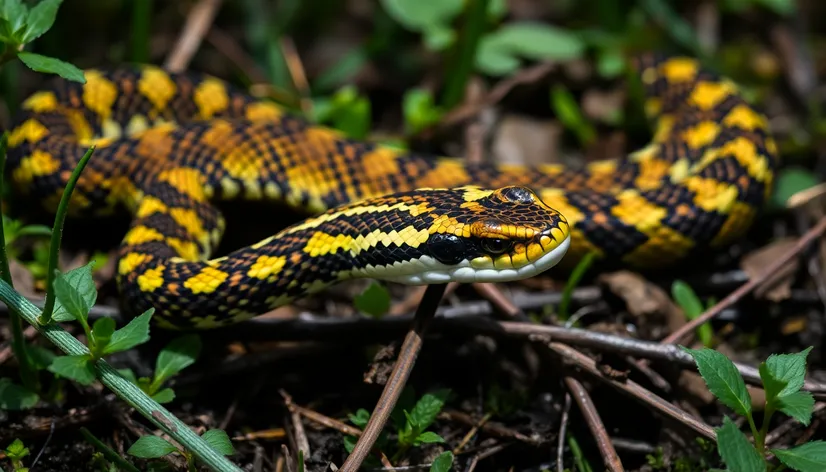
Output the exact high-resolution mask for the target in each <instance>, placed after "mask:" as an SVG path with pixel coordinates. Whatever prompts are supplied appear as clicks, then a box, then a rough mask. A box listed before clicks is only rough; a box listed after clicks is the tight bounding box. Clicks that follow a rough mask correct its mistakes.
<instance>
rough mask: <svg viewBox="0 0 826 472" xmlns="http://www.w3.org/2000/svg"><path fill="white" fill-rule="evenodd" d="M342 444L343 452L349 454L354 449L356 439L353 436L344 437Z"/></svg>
mask: <svg viewBox="0 0 826 472" xmlns="http://www.w3.org/2000/svg"><path fill="white" fill-rule="evenodd" d="M342 442H344V450H345V451H347V454H350V453H351V452H353V449H355V448H356V438H354V437H353V436H344V437H343V438H342Z"/></svg>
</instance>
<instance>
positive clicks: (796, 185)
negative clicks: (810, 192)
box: [771, 166, 820, 208]
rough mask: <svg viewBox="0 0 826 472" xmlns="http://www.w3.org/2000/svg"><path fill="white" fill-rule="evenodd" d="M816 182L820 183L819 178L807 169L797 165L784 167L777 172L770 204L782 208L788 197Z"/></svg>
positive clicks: (816, 183)
mask: <svg viewBox="0 0 826 472" xmlns="http://www.w3.org/2000/svg"><path fill="white" fill-rule="evenodd" d="M818 184H820V179H818V178H817V175H815V174H814V173H813V172H812V171H810V170H809V169H806V168H805V167H798V166H789V167H784V168H783V169H781V170H779V171H778V173H777V178H776V183H775V185H774V192H773V193H772V198H771V200H772V204H773V205H774V206H776V207H778V208H784V207H785V206H786V203H787V202H788V200H789V197H791V196H792V195H794V194H796V193H797V192H802V191H803V190H806V189H808V188H811V187H814V186H815V185H818Z"/></svg>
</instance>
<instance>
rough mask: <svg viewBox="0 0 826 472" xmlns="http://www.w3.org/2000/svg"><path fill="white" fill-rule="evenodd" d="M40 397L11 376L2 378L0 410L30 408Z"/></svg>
mask: <svg viewBox="0 0 826 472" xmlns="http://www.w3.org/2000/svg"><path fill="white" fill-rule="evenodd" d="M39 399H40V398H39V397H38V395H37V392H32V391H31V390H29V389H27V388H26V387H24V386H22V385H18V384H16V383H14V382H12V380H11V379H9V378H2V379H0V410H28V409H29V408H33V407H34V406H35V405H37V402H38V400H39Z"/></svg>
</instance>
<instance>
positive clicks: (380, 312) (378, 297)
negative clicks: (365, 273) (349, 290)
mask: <svg viewBox="0 0 826 472" xmlns="http://www.w3.org/2000/svg"><path fill="white" fill-rule="evenodd" d="M390 301H391V300H390V292H388V291H387V288H385V287H384V286H383V285H381V284H379V283H378V282H376V281H373V282H372V283H371V284H370V285H368V286H367V288H366V289H364V291H363V292H361V293H360V294H358V295H356V296H355V297H354V298H353V305H355V307H356V309H358V310H359V311H361V312H363V313H365V314H368V315H370V316H372V317H373V318H381V317H382V316H384V315H386V314H387V312H388V311H390Z"/></svg>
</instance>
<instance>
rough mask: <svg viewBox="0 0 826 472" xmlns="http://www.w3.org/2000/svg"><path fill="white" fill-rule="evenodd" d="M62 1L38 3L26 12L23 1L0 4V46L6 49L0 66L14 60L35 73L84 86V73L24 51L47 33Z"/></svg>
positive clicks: (75, 68) (6, 1)
mask: <svg viewBox="0 0 826 472" xmlns="http://www.w3.org/2000/svg"><path fill="white" fill-rule="evenodd" d="M61 3H63V0H41V1H40V2H39V3H37V4H36V5H34V6H33V7H31V8H29V7H28V6H27V5H26V4H25V3H24V2H23V1H22V0H3V1H2V2H0V42H3V43H4V44H5V46H6V48H5V51H4V52H3V54H2V56H0V64H2V63H6V62H8V61H10V60H12V59H14V58H15V57H17V58H18V59H20V60H21V61H22V62H23V64H26V66H28V67H29V68H30V69H32V70H34V71H36V72H43V73H48V74H57V75H59V76H61V77H63V78H65V79H68V80H73V81H75V82H80V83H86V79H85V78H84V76H83V71H82V70H80V69H78V68H77V67H75V66H74V65H72V64H69V63H68V62H64V61H61V60H60V59H56V58H54V57H49V56H44V55H41V54H35V53H32V52H27V51H24V50H23V48H24V47H25V45H26V44H28V43H30V42H32V41H34V40H35V39H37V38H39V37H40V36H42V35H43V34H44V33H46V32H47V31H49V30H50V29H51V27H52V25H53V24H54V21H55V18H56V17H57V11H58V9H59V8H60V4H61Z"/></svg>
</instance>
